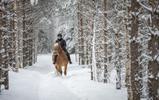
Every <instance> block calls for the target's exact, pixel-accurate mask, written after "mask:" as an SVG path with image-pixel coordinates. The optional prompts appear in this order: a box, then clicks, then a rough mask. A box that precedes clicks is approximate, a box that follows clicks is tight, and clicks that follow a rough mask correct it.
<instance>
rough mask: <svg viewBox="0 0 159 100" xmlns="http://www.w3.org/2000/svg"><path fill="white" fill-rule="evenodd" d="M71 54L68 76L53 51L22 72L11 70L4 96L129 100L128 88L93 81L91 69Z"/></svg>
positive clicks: (9, 99)
mask: <svg viewBox="0 0 159 100" xmlns="http://www.w3.org/2000/svg"><path fill="white" fill-rule="evenodd" d="M71 58H72V61H73V64H71V65H69V67H68V75H67V76H66V77H65V76H62V77H60V76H56V74H55V69H54V66H53V65H52V61H51V59H52V58H51V54H48V55H39V56H38V62H37V63H36V64H35V65H33V66H29V67H27V68H25V69H20V71H19V72H18V73H16V72H12V71H10V73H9V76H10V89H9V90H4V91H2V93H1V95H0V100H127V92H126V89H125V88H123V89H121V90H116V88H115V84H112V83H109V84H104V83H98V82H94V81H91V80H90V69H89V68H87V67H81V66H79V65H78V64H77V63H76V62H75V55H71ZM114 79H115V78H114Z"/></svg>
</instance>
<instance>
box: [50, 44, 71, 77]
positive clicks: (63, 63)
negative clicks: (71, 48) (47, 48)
mask: <svg viewBox="0 0 159 100" xmlns="http://www.w3.org/2000/svg"><path fill="white" fill-rule="evenodd" d="M53 51H54V52H53V56H55V55H57V57H56V62H55V68H56V72H57V74H58V73H60V75H61V76H62V74H63V71H62V67H64V75H65V76H66V75H67V65H68V62H69V61H68V58H67V55H66V53H65V51H64V50H63V49H62V47H61V45H60V44H59V43H55V44H54V45H53Z"/></svg>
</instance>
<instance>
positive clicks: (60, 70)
mask: <svg viewBox="0 0 159 100" xmlns="http://www.w3.org/2000/svg"><path fill="white" fill-rule="evenodd" d="M59 72H60V74H61V75H62V67H61V66H60V67H59Z"/></svg>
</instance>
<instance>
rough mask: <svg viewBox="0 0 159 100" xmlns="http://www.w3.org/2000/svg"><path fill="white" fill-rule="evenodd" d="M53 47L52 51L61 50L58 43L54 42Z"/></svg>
mask: <svg viewBox="0 0 159 100" xmlns="http://www.w3.org/2000/svg"><path fill="white" fill-rule="evenodd" d="M53 49H54V52H61V51H62V48H61V46H60V45H59V43H55V44H54V48H53Z"/></svg>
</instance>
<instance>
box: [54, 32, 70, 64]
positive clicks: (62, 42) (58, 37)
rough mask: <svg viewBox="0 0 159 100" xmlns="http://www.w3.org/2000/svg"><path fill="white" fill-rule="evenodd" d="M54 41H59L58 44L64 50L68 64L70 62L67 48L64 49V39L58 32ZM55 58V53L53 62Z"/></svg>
mask: <svg viewBox="0 0 159 100" xmlns="http://www.w3.org/2000/svg"><path fill="white" fill-rule="evenodd" d="M56 43H59V44H60V45H61V47H62V49H63V50H64V52H65V53H66V55H67V58H68V60H69V62H70V64H72V62H71V58H70V54H69V53H68V51H67V49H66V41H65V40H64V39H63V38H62V34H60V33H59V34H58V35H57V40H56ZM56 58H57V55H55V56H54V62H53V64H55V62H56Z"/></svg>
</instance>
